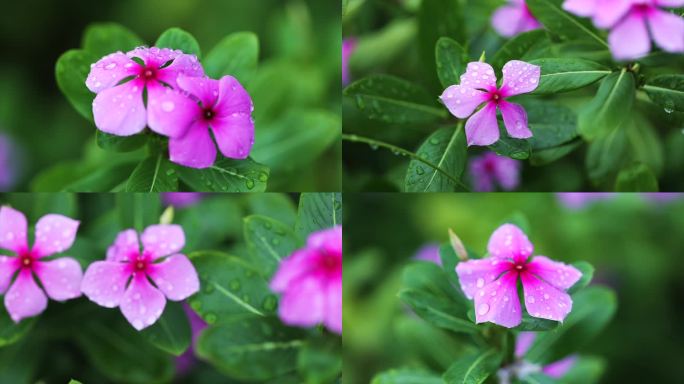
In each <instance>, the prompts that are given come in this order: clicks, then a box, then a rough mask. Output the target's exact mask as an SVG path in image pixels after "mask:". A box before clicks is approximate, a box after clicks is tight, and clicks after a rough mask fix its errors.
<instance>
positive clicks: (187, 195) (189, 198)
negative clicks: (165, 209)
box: [161, 192, 204, 208]
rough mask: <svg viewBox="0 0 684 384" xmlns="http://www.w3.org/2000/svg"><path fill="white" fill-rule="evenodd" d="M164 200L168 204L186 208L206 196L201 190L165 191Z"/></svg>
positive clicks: (162, 195)
mask: <svg viewBox="0 0 684 384" xmlns="http://www.w3.org/2000/svg"><path fill="white" fill-rule="evenodd" d="M161 197H162V201H163V202H164V204H166V205H173V206H174V207H176V208H185V207H188V206H191V205H194V204H196V203H198V202H199V201H200V200H202V198H203V197H204V193H201V192H165V193H162V194H161Z"/></svg>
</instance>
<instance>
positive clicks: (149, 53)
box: [126, 47, 183, 68]
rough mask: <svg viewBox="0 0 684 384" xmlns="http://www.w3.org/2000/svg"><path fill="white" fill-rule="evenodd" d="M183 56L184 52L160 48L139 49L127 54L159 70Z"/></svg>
mask: <svg viewBox="0 0 684 384" xmlns="http://www.w3.org/2000/svg"><path fill="white" fill-rule="evenodd" d="M182 54H183V52H181V51H179V50H173V49H169V48H158V47H150V48H148V47H138V48H135V49H133V50H131V51H128V52H126V56H128V57H130V58H133V57H137V58H139V59H141V60H142V61H143V62H144V63H145V65H146V66H149V67H157V68H159V67H161V66H163V65H164V64H166V63H168V62H169V61H171V60H174V59H175V58H177V57H178V56H180V55H182Z"/></svg>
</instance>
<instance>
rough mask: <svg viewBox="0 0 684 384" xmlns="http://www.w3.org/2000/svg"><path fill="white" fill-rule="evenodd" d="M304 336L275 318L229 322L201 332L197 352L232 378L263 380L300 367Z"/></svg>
mask: <svg viewBox="0 0 684 384" xmlns="http://www.w3.org/2000/svg"><path fill="white" fill-rule="evenodd" d="M302 336H303V335H302V333H301V331H300V330H296V329H293V328H286V327H284V326H283V325H282V323H281V322H280V320H278V319H275V318H252V319H248V320H239V321H230V322H227V323H224V324H220V325H216V326H212V327H209V328H208V329H206V330H205V331H204V332H202V334H201V336H200V338H199V341H198V343H197V353H198V354H199V355H200V356H201V357H202V358H203V359H207V360H209V362H211V363H212V364H213V365H214V366H216V368H218V369H219V370H220V371H221V372H223V373H224V374H226V375H228V376H230V377H232V378H235V379H238V380H245V381H262V380H268V379H273V378H276V377H278V376H281V375H284V374H286V373H289V372H292V371H294V370H295V369H296V368H297V355H298V353H299V351H300V349H301V348H302V347H303V346H304V345H305V340H303V337H302Z"/></svg>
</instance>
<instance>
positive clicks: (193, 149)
mask: <svg viewBox="0 0 684 384" xmlns="http://www.w3.org/2000/svg"><path fill="white" fill-rule="evenodd" d="M169 158H170V159H171V161H172V162H174V163H176V164H180V165H184V166H186V167H191V168H208V167H211V166H212V165H214V161H216V144H214V140H213V139H212V138H211V135H210V134H209V127H208V126H207V123H206V122H204V121H196V122H195V123H194V124H193V125H192V126H191V127H190V129H188V131H187V132H186V134H185V136H183V137H180V138H171V139H169Z"/></svg>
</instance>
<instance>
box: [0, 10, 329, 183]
mask: <svg viewBox="0 0 684 384" xmlns="http://www.w3.org/2000/svg"><path fill="white" fill-rule="evenodd" d="M105 21H106V22H110V21H111V22H117V23H120V24H122V25H124V26H126V27H128V28H129V29H131V30H132V31H134V32H135V33H136V34H138V35H139V36H140V37H141V38H142V39H143V40H145V41H147V42H148V43H153V42H154V41H155V40H156V39H157V37H158V36H159V35H160V34H161V33H162V32H163V31H164V30H166V29H167V28H170V27H180V28H182V29H185V30H187V31H188V32H190V33H191V34H192V35H194V36H195V37H196V38H197V40H198V41H199V43H200V46H201V48H202V51H203V52H204V53H206V52H209V50H210V49H211V48H212V47H213V46H214V45H215V44H216V43H217V42H218V41H219V40H221V39H222V38H223V37H224V36H226V35H227V34H230V33H232V32H237V31H252V32H254V33H256V34H257V35H258V36H259V40H260V62H259V67H258V68H259V69H258V73H257V76H256V77H255V79H253V80H252V81H251V82H250V84H248V88H251V89H249V91H250V93H251V94H252V96H253V97H254V98H255V99H257V98H259V100H265V101H264V102H263V103H261V105H257V106H256V111H255V113H256V114H258V113H259V112H260V110H261V111H268V112H267V113H268V116H269V117H271V118H272V117H277V118H276V119H272V120H276V121H269V122H266V121H264V120H265V119H260V116H258V115H257V116H256V119H257V125H256V129H257V132H258V131H259V130H260V129H262V130H267V129H275V128H273V126H275V123H277V120H280V119H281V117H282V116H285V114H286V113H287V112H289V111H292V110H296V109H299V108H306V109H316V110H321V111H324V112H326V113H327V114H329V115H332V117H333V118H335V119H337V121H338V122H339V115H340V108H339V105H340V93H341V88H340V50H341V42H340V37H339V36H340V9H339V4H338V3H337V2H328V1H316V0H286V1H279V0H258V1H250V0H183V1H169V0H142V1H140V0H117V1H113V0H104V1H97V2H93V1H88V0H69V1H50V0H27V1H22V2H8V3H6V4H3V12H2V13H1V14H0V49H1V50H2V52H3V55H2V59H1V60H0V95H2V98H1V99H0V133H4V134H5V135H9V136H10V138H11V140H12V141H13V142H14V147H15V152H16V151H19V150H21V152H23V156H22V157H21V159H19V155H16V154H15V155H14V156H13V159H12V161H11V163H12V164H11V165H12V167H13V168H15V167H19V166H20V167H21V172H20V174H19V176H18V180H17V181H16V183H15V185H14V189H15V190H28V189H29V188H30V186H31V181H32V180H33V179H34V177H35V175H36V174H38V173H39V172H41V171H44V170H45V169H46V168H48V167H50V166H53V165H55V164H57V163H59V162H63V161H66V160H74V161H75V160H80V161H83V162H98V161H100V162H102V161H105V160H106V158H107V157H108V156H109V155H110V154H109V153H106V152H103V151H101V150H99V148H97V146H96V145H95V144H94V140H93V138H94V133H95V127H94V126H93V125H92V124H91V123H89V122H88V121H86V120H85V119H84V118H82V117H81V116H80V115H78V113H77V112H76V111H75V110H74V109H73V108H72V107H71V105H70V104H69V103H68V101H67V100H66V98H65V97H64V96H63V95H62V94H61V93H60V91H59V89H58V88H57V85H56V82H55V77H54V67H55V62H56V61H57V58H58V57H59V55H61V54H62V53H64V52H65V51H67V50H68V49H72V48H78V47H80V44H81V36H82V33H83V31H84V29H85V27H86V26H87V25H88V24H90V23H93V22H105ZM262 121H264V122H263V124H260V123H261V122H262ZM297 128H300V127H292V129H297ZM257 139H258V137H257ZM302 150H305V149H302ZM340 150H341V145H340V144H339V142H336V143H335V144H334V145H333V146H332V147H331V148H330V149H328V150H327V151H326V152H325V153H324V154H323V155H322V156H321V157H319V158H318V159H317V160H316V162H315V165H313V166H306V167H297V169H289V167H288V166H287V164H276V165H275V166H274V165H271V168H272V170H271V180H269V190H286V191H308V190H321V191H323V190H326V191H327V190H330V191H332V190H339V189H340V178H341V170H340V159H341V152H340ZM257 160H258V159H257ZM2 162H3V161H2V156H1V154H0V165H2ZM0 172H1V170H0ZM9 188H10V189H12V187H9ZM0 189H3V188H2V187H1V186H0ZM5 189H7V188H5Z"/></svg>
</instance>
